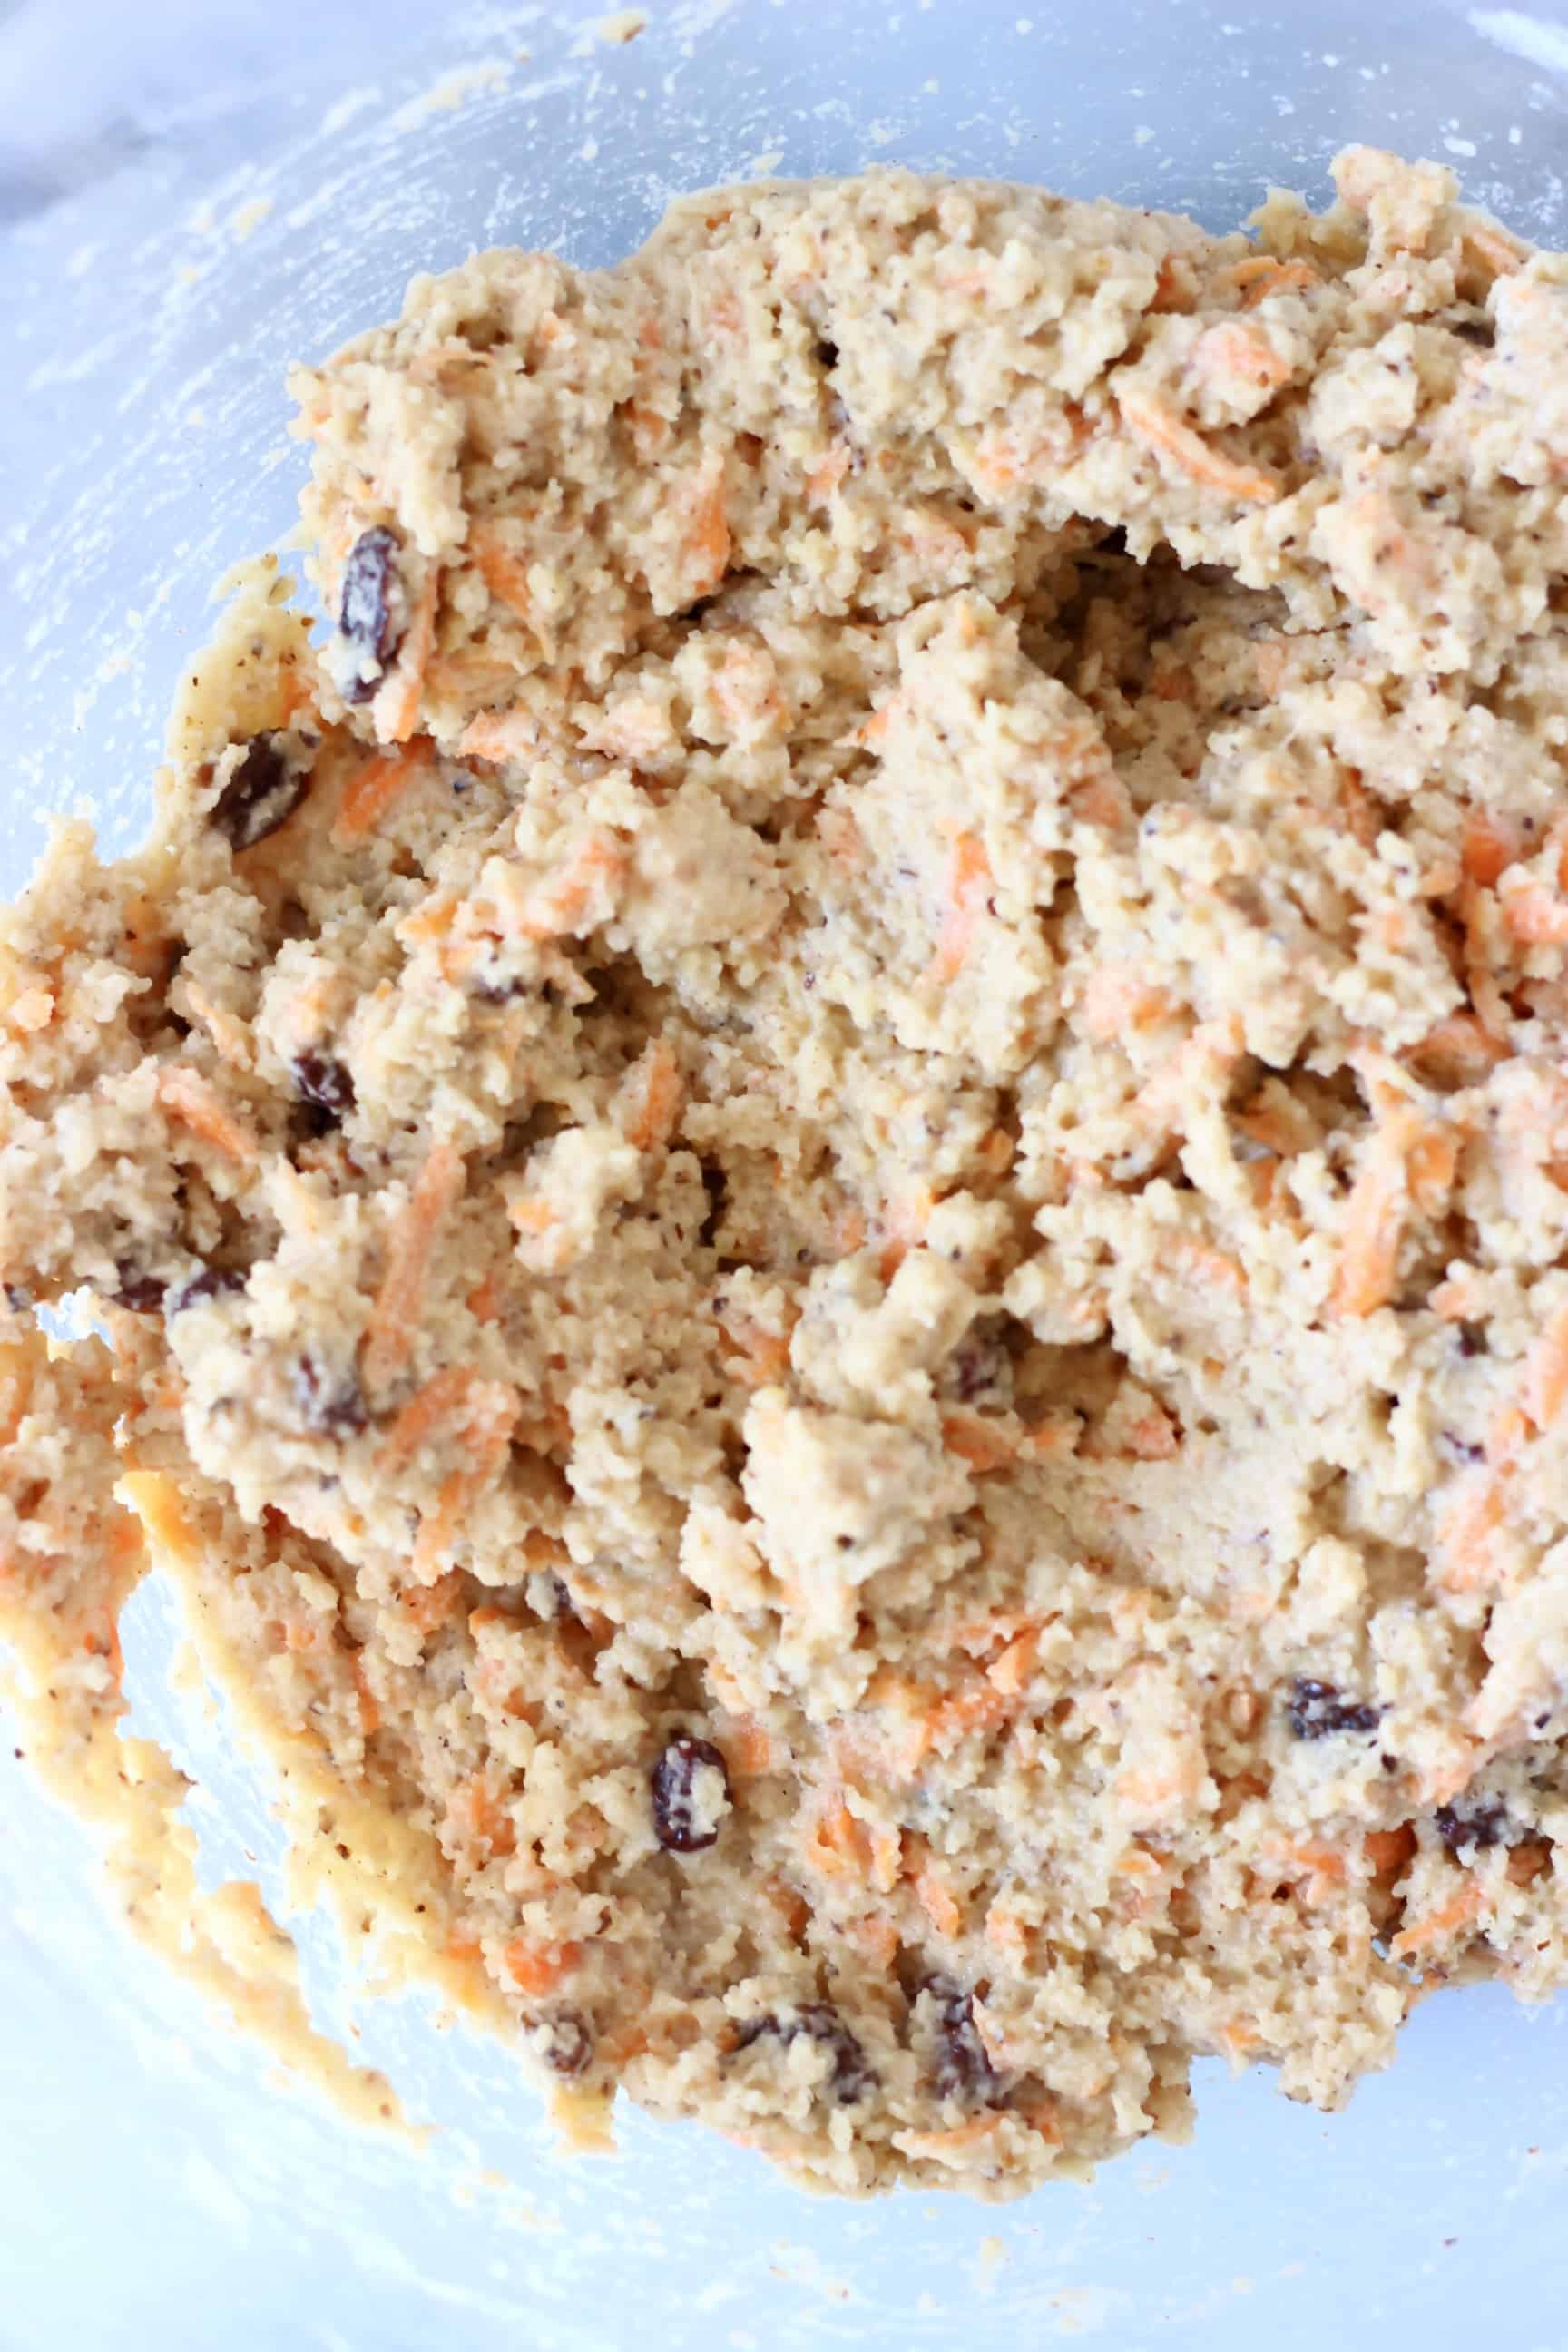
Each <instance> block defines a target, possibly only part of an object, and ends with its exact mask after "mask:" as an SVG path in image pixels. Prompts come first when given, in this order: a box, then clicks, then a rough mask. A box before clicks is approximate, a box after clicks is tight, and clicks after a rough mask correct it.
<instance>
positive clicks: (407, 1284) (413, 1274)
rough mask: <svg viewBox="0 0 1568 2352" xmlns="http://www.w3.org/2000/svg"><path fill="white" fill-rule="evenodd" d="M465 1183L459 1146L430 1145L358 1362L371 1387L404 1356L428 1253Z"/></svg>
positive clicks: (401, 1362) (393, 1241) (386, 1377)
mask: <svg viewBox="0 0 1568 2352" xmlns="http://www.w3.org/2000/svg"><path fill="white" fill-rule="evenodd" d="M467 1181H468V1171H467V1169H466V1168H465V1167H464V1164H463V1156H462V1153H461V1152H460V1151H459V1150H458V1148H457V1146H456V1145H455V1144H452V1143H447V1142H438V1143H433V1144H432V1145H431V1147H430V1151H429V1156H428V1158H427V1159H426V1162H425V1165H424V1167H423V1168H422V1169H421V1170H420V1171H419V1175H418V1177H417V1179H416V1181H415V1185H414V1189H413V1191H412V1192H410V1194H409V1196H408V1201H407V1204H406V1206H405V1209H404V1211H403V1213H402V1215H401V1217H400V1218H399V1219H398V1221H397V1223H396V1224H395V1227H394V1229H393V1233H392V1236H391V1240H390V1243H389V1244H388V1250H387V1264H386V1271H385V1273H384V1276H382V1282H381V1288H380V1289H379V1290H378V1292H377V1293H376V1298H375V1304H374V1307H373V1308H372V1309H371V1317H370V1322H369V1324H368V1325H367V1327H366V1329H365V1335H364V1341H363V1349H362V1353H361V1358H360V1366H361V1370H362V1371H363V1376H364V1378H365V1380H366V1381H367V1382H368V1383H369V1384H370V1386H371V1387H373V1388H380V1387H384V1385H385V1383H386V1382H387V1381H389V1380H391V1379H392V1378H393V1377H394V1375H395V1373H397V1372H400V1371H401V1370H402V1369H403V1367H404V1365H405V1363H406V1362H407V1360H408V1357H409V1353H410V1350H411V1349H412V1348H413V1345H414V1335H415V1330H416V1324H417V1320H418V1314H419V1305H420V1299H421V1297H422V1294H423V1292H424V1287H425V1276H426V1270H427V1268H428V1266H429V1263H430V1253H431V1251H432V1250H433V1249H434V1247H435V1245H436V1239H437V1234H439V1232H440V1229H441V1226H442V1225H443V1223H445V1221H446V1219H447V1216H448V1215H449V1214H450V1213H451V1211H452V1210H453V1209H454V1208H455V1207H456V1206H457V1203H458V1201H459V1200H460V1199H461V1197H462V1192H463V1187H464V1184H465V1183H466V1182H467Z"/></svg>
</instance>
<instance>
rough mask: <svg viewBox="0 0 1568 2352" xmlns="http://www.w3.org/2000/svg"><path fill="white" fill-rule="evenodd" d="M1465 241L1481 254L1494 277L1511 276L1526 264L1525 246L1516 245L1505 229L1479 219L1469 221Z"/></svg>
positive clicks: (1472, 249) (1473, 250)
mask: <svg viewBox="0 0 1568 2352" xmlns="http://www.w3.org/2000/svg"><path fill="white" fill-rule="evenodd" d="M1463 241H1464V243H1465V244H1466V245H1468V247H1470V249H1471V251H1472V252H1474V253H1477V254H1479V256H1480V258H1481V259H1482V260H1483V261H1484V262H1485V264H1486V266H1487V268H1489V270H1490V271H1491V272H1492V274H1493V275H1494V277H1498V278H1511V277H1512V275H1513V273H1514V271H1515V270H1516V269H1521V268H1523V266H1524V258H1525V252H1524V247H1522V246H1521V245H1516V244H1515V243H1514V240H1513V239H1512V237H1510V236H1509V235H1508V234H1507V232H1506V231H1505V230H1503V229H1500V228H1488V227H1486V226H1483V225H1482V224H1481V223H1479V221H1471V222H1468V223H1467V224H1466V227H1465V233H1464V240H1463Z"/></svg>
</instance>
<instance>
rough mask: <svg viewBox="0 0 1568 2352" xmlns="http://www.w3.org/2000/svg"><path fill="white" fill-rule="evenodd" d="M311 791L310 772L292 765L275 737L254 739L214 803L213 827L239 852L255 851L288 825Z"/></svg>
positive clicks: (264, 736) (262, 736)
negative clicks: (258, 844) (268, 838)
mask: <svg viewBox="0 0 1568 2352" xmlns="http://www.w3.org/2000/svg"><path fill="white" fill-rule="evenodd" d="M309 791H310V770H309V769H308V768H300V767H295V766H293V765H291V764H290V762H289V761H288V760H286V759H285V758H284V756H283V753H282V752H281V751H279V747H278V740H277V738H276V736H272V735H253V736H252V737H251V740H250V741H249V742H248V743H247V745H246V747H245V753H244V756H243V758H242V759H241V761H240V762H239V765H238V766H237V768H236V770H235V772H234V773H233V775H232V776H230V778H229V780H228V782H227V783H226V784H225V786H224V788H223V790H222V792H221V793H219V794H218V796H217V798H216V801H215V802H214V803H213V809H212V823H213V824H216V827H217V829H218V831H219V832H220V833H221V834H225V835H226V836H227V838H228V840H229V842H230V844H231V845H232V846H233V847H234V848H235V849H236V850H241V849H254V848H255V846H256V845H257V843H258V841H265V840H266V839H267V836H268V834H270V833H276V832H277V830H278V828H279V825H280V824H287V823H288V821H289V818H290V817H291V816H292V815H293V814H294V812H295V810H296V809H297V808H298V807H299V805H300V802H301V801H302V800H303V799H304V797H305V794H306V793H308V792H309Z"/></svg>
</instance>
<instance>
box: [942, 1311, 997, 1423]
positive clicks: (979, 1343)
mask: <svg viewBox="0 0 1568 2352" xmlns="http://www.w3.org/2000/svg"><path fill="white" fill-rule="evenodd" d="M1007 1362H1008V1359H1007V1350H1006V1349H1005V1347H1004V1346H1003V1344H1002V1340H1001V1338H1000V1337H999V1335H998V1333H997V1331H996V1329H995V1328H994V1327H992V1328H990V1329H987V1328H985V1327H984V1325H981V1326H980V1327H978V1328H976V1329H974V1330H973V1331H971V1332H970V1333H969V1334H968V1336H967V1337H966V1338H964V1339H961V1340H960V1341H959V1343H958V1345H957V1347H956V1348H955V1349H953V1351H952V1358H951V1359H950V1361H949V1365H948V1380H949V1383H950V1385H951V1387H952V1393H953V1395H954V1396H955V1397H957V1398H958V1400H959V1401H960V1402H961V1403H963V1404H972V1403H973V1401H974V1399H975V1398H976V1397H978V1396H985V1395H988V1394H993V1393H994V1391H996V1390H997V1389H999V1388H1000V1387H1001V1385H1002V1383H1003V1381H1004V1380H1005V1377H1006V1372H1007Z"/></svg>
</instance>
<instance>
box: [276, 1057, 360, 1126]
mask: <svg viewBox="0 0 1568 2352" xmlns="http://www.w3.org/2000/svg"><path fill="white" fill-rule="evenodd" d="M289 1076H291V1077H292V1078H293V1081H294V1092H295V1093H296V1095H298V1097H299V1098H300V1103H301V1105H302V1106H303V1108H304V1110H305V1112H306V1114H307V1117H308V1120H309V1125H310V1132H311V1134H312V1135H325V1134H327V1133H328V1131H329V1130H330V1129H332V1128H334V1127H341V1126H342V1123H343V1120H344V1119H345V1118H347V1117H348V1115H349V1113H350V1111H351V1110H353V1107H354V1082H353V1078H352V1077H351V1076H350V1075H349V1072H348V1069H347V1068H346V1066H344V1064H343V1063H342V1062H340V1061H339V1060H337V1058H336V1057H335V1055H331V1054H309V1053H308V1054H301V1055H300V1057H299V1059H298V1061H297V1062H296V1063H295V1064H294V1066H293V1068H292V1070H291V1071H290V1073H289Z"/></svg>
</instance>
